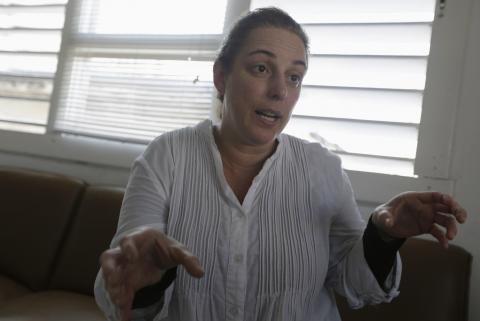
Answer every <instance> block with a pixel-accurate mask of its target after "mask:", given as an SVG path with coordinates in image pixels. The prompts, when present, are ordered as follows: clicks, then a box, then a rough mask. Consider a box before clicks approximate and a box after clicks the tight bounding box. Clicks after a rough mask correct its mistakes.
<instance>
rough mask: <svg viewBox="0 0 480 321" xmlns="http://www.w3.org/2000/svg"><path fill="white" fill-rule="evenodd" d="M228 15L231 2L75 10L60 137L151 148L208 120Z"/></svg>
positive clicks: (136, 1) (91, 5) (109, 2)
mask: <svg viewBox="0 0 480 321" xmlns="http://www.w3.org/2000/svg"><path fill="white" fill-rule="evenodd" d="M206 7H208V8H209V14H208V15H198V14H197V13H198V12H200V11H204V10H205V8H206ZM185 8H189V10H184V9H185ZM225 9H226V0H210V1H206V2H205V1H204V2H198V1H187V0H178V1H174V2H164V1H156V0H115V1H113V0H96V1H91V0H83V1H76V2H73V5H72V6H71V8H70V11H69V14H68V17H69V19H70V21H71V22H70V26H71V29H69V30H67V31H66V32H67V33H66V35H65V38H64V39H66V40H65V41H66V53H65V56H64V58H65V61H64V63H63V66H64V68H63V73H62V75H61V81H60V82H59V87H58V99H57V102H56V112H55V121H54V125H53V129H54V131H57V132H60V133H67V134H77V135H82V136H92V137H99V138H104V139H113V140H117V141H118V140H120V141H127V142H147V141H149V140H151V139H152V138H154V137H156V136H158V135H160V134H161V133H163V132H166V131H169V130H173V129H176V128H181V127H184V126H188V125H193V124H196V123H198V122H199V121H200V120H202V119H206V118H209V117H210V115H211V113H212V102H213V100H214V86H213V78H212V66H213V60H214V58H215V54H216V51H217V49H218V47H219V45H220V42H221V39H222V31H223V20H224V16H225Z"/></svg>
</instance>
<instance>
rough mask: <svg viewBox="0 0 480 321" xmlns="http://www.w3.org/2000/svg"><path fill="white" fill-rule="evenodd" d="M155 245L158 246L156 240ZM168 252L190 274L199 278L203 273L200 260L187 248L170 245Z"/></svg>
mask: <svg viewBox="0 0 480 321" xmlns="http://www.w3.org/2000/svg"><path fill="white" fill-rule="evenodd" d="M156 246H159V244H158V243H157V242H156ZM169 252H170V255H171V259H172V260H173V261H174V262H175V263H177V264H178V265H183V267H184V268H185V270H186V271H187V272H188V274H190V275H191V276H193V277H196V278H201V277H202V276H203V275H204V274H205V271H204V270H203V267H202V265H201V263H200V260H199V259H198V258H197V257H196V256H195V255H193V254H192V253H191V252H190V251H189V250H187V249H186V248H185V247H184V246H183V245H182V246H171V247H170V251H169Z"/></svg>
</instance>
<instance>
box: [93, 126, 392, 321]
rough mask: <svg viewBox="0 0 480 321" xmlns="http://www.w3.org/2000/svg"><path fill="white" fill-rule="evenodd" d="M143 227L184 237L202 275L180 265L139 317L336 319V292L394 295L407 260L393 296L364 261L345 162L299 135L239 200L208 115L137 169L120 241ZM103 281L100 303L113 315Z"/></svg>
mask: <svg viewBox="0 0 480 321" xmlns="http://www.w3.org/2000/svg"><path fill="white" fill-rule="evenodd" d="M145 225H148V226H152V227H155V228H158V229H160V230H162V231H164V232H165V233H167V234H168V235H169V236H171V237H173V238H174V239H176V240H178V241H179V242H181V243H183V244H184V245H185V246H186V247H187V248H188V249H189V250H190V251H191V252H192V253H193V254H195V255H196V256H197V257H198V258H199V260H200V262H201V263H202V265H203V267H204V270H205V275H204V277H203V278H201V279H195V278H193V277H190V276H189V275H188V273H187V272H186V271H185V270H184V269H183V268H181V267H180V268H179V269H178V272H177V277H176V279H175V281H174V282H173V283H172V285H171V286H170V287H169V288H168V290H167V291H166V292H165V295H164V298H163V300H162V301H159V302H158V304H157V305H154V306H152V307H149V308H146V309H139V310H138V311H135V316H136V318H138V319H139V320H140V319H142V320H143V319H145V320H152V319H155V320H172V321H173V320H175V321H194V320H202V321H217V320H218V321H224V320H227V321H234V320H235V321H237V320H238V321H240V320H245V321H256V320H258V321H260V320H261V321H268V320H271V321H282V320H285V321H287V320H288V321H292V320H299V321H307V320H319V321H320V320H325V321H327V320H328V321H337V320H340V317H339V314H338V311H337V308H336V305H335V299H334V295H333V290H336V291H337V292H339V293H340V294H342V295H344V296H346V297H347V300H348V302H349V303H350V304H351V305H352V306H353V307H360V306H363V305H364V304H369V303H379V302H382V301H389V300H391V298H393V297H394V296H396V295H397V293H398V291H397V288H398V281H399V275H400V261H398V262H397V263H396V265H395V268H394V272H393V277H391V278H390V279H391V280H392V282H391V286H389V289H388V290H387V291H386V292H385V291H384V290H383V289H382V288H381V287H380V286H379V285H378V284H377V282H376V280H375V278H374V276H373V274H372V273H371V271H370V269H369V268H368V265H367V263H366V261H365V259H364V256H363V245H362V241H361V236H362V233H363V230H364V228H365V223H364V221H363V220H362V218H361V216H360V214H359V211H358V209H357V206H356V204H355V200H354V197H353V192H352V189H351V186H350V183H349V181H348V178H347V176H346V175H345V172H344V171H343V170H342V168H341V163H340V160H339V158H338V157H337V156H335V155H333V154H332V153H330V152H329V151H327V150H326V149H324V148H323V147H321V146H320V145H319V144H313V143H308V142H305V141H302V140H300V139H297V138H294V137H292V136H288V135H283V134H282V135H280V136H279V138H278V146H277V149H276V151H275V152H274V154H273V155H272V156H271V157H270V158H269V159H267V160H266V162H265V163H264V165H263V168H262V169H261V171H260V173H259V174H258V175H257V176H256V177H255V178H254V180H253V182H252V185H251V187H250V189H249V190H248V193H247V195H246V197H245V199H244V201H243V203H242V204H240V203H239V201H238V199H237V198H236V196H235V194H234V193H233V191H232V189H231V188H230V187H229V185H228V183H227V181H226V179H225V176H224V173H223V166H222V160H221V157H220V154H219V152H218V149H217V147H216V145H215V141H214V138H213V133H212V123H211V122H210V121H204V122H202V123H200V124H199V125H197V126H196V127H193V128H186V129H182V130H178V131H174V132H170V133H167V134H164V135H162V136H160V137H159V138H157V139H155V140H154V141H153V142H152V143H151V144H150V145H149V147H148V148H147V150H146V151H145V153H144V154H143V155H142V156H140V157H139V158H138V159H137V160H136V161H135V163H134V165H133V168H132V174H131V178H130V181H129V184H128V187H127V191H126V194H125V199H124V204H123V206H122V212H121V215H120V220H119V226H118V230H117V234H116V236H115V238H114V239H113V241H112V246H116V244H117V243H118V240H119V239H120V238H121V237H122V236H123V235H125V234H127V233H129V232H130V231H132V230H133V229H135V228H137V227H139V226H145ZM397 260H398V259H397ZM99 278H101V275H99ZM101 284H102V282H101V280H97V289H96V296H97V301H98V302H99V304H100V306H101V307H102V309H103V310H104V311H105V312H106V313H107V315H109V314H110V315H114V313H113V312H112V306H111V303H109V302H108V296H106V295H105V293H104V289H102V286H101ZM102 291H103V292H102ZM102 296H104V298H102Z"/></svg>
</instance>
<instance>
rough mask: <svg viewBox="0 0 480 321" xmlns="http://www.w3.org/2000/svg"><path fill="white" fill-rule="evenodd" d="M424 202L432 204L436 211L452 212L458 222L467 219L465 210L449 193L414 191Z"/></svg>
mask: <svg viewBox="0 0 480 321" xmlns="http://www.w3.org/2000/svg"><path fill="white" fill-rule="evenodd" d="M414 194H415V195H416V196H417V197H418V199H419V200H420V201H421V202H422V203H424V204H433V205H434V207H435V210H436V211H437V212H442V213H449V214H452V215H453V216H454V217H455V219H456V221H457V222H458V223H464V222H465V220H466V219H467V212H466V211H465V209H464V208H463V207H461V206H460V204H459V203H458V202H457V201H455V200H454V199H453V197H451V196H450V195H447V194H443V193H439V192H417V193H414Z"/></svg>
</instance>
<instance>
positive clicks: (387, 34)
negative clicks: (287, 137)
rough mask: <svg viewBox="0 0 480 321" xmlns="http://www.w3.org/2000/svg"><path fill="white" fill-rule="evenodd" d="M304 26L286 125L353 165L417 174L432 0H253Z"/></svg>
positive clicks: (407, 174) (289, 129)
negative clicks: (305, 39)
mask: <svg viewBox="0 0 480 321" xmlns="http://www.w3.org/2000/svg"><path fill="white" fill-rule="evenodd" d="M270 5H274V6H278V7H280V8H282V9H284V10H286V11H287V12H289V13H290V14H291V15H292V16H293V17H294V18H295V19H296V20H297V21H298V22H300V23H301V24H302V25H303V26H304V28H305V30H306V31H307V33H308V35H309V37H310V42H311V48H310V53H311V56H310V66H309V71H308V73H307V77H306V78H305V81H304V85H303V88H302V95H301V97H300V100H299V102H298V104H297V106H296V108H295V110H294V115H293V117H292V120H291V121H290V123H289V125H288V127H287V128H286V132H289V133H291V134H294V135H296V136H300V137H302V138H305V139H307V140H310V141H318V142H321V143H323V144H325V145H326V146H328V147H329V148H330V149H331V150H333V151H335V152H336V153H338V154H339V155H340V156H341V157H342V160H343V163H344V166H345V167H346V168H348V169H352V170H358V171H366V172H380V173H387V174H397V175H404V176H412V175H413V173H414V161H415V156H416V150H417V139H418V126H419V124H420V116H421V111H422V98H423V90H424V88H425V76H426V71H427V58H428V54H429V50H430V37H431V28H432V21H433V17H434V12H435V1H434V0H422V1H419V0H408V1H395V2H392V1H382V0H367V1H356V0H342V1H327V0H316V1H309V0H299V1H288V0H252V8H256V7H264V6H270Z"/></svg>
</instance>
